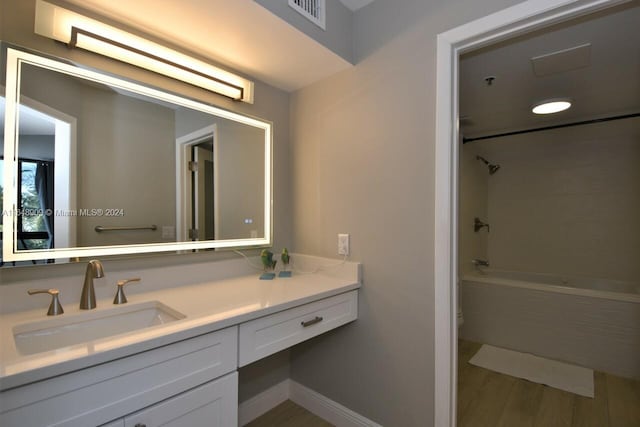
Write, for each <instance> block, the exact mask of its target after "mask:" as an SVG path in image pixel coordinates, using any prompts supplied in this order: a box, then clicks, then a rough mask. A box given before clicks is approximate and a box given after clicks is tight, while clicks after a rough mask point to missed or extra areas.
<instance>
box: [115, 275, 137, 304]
mask: <svg viewBox="0 0 640 427" xmlns="http://www.w3.org/2000/svg"><path fill="white" fill-rule="evenodd" d="M139 281H140V278H139V277H134V278H131V279H123V280H118V281H117V282H116V285H117V286H118V291H117V292H116V296H115V298H114V299H113V303H114V304H125V303H126V302H127V297H126V296H125V294H124V285H126V284H127V283H130V282H139Z"/></svg>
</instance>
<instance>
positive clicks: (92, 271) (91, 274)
mask: <svg viewBox="0 0 640 427" xmlns="http://www.w3.org/2000/svg"><path fill="white" fill-rule="evenodd" d="M99 277H104V269H103V268H102V263H101V262H100V261H98V260H97V259H93V260H91V261H89V264H88V265H87V270H86V272H85V274H84V285H83V286H82V296H80V309H81V310H91V309H92V308H96V290H95V288H94V287H93V279H94V278H99Z"/></svg>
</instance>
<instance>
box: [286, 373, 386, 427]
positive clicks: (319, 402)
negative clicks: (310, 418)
mask: <svg viewBox="0 0 640 427" xmlns="http://www.w3.org/2000/svg"><path fill="white" fill-rule="evenodd" d="M289 399H291V400H292V401H293V402H294V403H297V404H298V405H300V406H302V407H303V408H305V409H306V410H307V411H309V412H312V413H314V414H316V415H317V416H319V417H320V418H322V419H324V420H326V421H328V422H330V423H331V424H333V425H335V426H336V427H382V426H381V425H380V424H378V423H374V422H373V421H371V420H369V419H367V418H365V417H363V416H362V415H360V414H358V413H356V412H354V411H352V410H351V409H349V408H347V407H345V406H342V405H341V404H339V403H338V402H334V401H333V400H331V399H329V398H328V397H326V396H323V395H321V394H320V393H318V392H315V391H313V390H311V389H310V388H307V387H305V386H303V385H302V384H299V383H297V382H295V381H292V380H289Z"/></svg>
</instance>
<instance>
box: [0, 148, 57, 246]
mask: <svg viewBox="0 0 640 427" xmlns="http://www.w3.org/2000/svg"><path fill="white" fill-rule="evenodd" d="M3 170H4V160H2V159H0V177H3V176H4V175H3ZM18 170H19V173H18V177H17V178H18V188H19V189H20V191H19V192H18V200H17V205H16V206H17V209H18V212H17V214H18V215H17V223H18V224H17V226H18V235H17V246H18V248H19V249H48V248H52V247H53V162H49V161H43V160H30V159H19V160H18ZM2 184H3V185H1V186H0V197H1V195H2V188H3V187H4V183H2ZM0 203H2V199H0ZM0 227H1V226H0ZM3 231H4V230H2V228H0V239H1V235H2V232H3Z"/></svg>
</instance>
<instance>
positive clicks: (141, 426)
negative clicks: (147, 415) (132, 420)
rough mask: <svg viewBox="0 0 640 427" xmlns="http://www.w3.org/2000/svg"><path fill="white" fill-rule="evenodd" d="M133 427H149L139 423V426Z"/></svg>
mask: <svg viewBox="0 0 640 427" xmlns="http://www.w3.org/2000/svg"><path fill="white" fill-rule="evenodd" d="M133 427H147V425H146V424H141V423H138V424H136V425H135V426H133Z"/></svg>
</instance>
